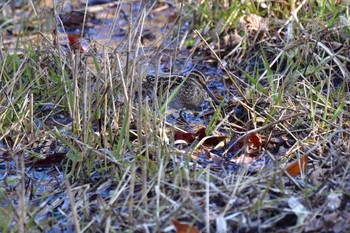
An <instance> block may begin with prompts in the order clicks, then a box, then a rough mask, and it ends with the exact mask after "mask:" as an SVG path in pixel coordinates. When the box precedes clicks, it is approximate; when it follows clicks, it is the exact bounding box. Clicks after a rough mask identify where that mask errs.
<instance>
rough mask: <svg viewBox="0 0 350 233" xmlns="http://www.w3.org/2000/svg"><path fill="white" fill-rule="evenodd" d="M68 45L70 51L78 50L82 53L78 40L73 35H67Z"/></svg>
mask: <svg viewBox="0 0 350 233" xmlns="http://www.w3.org/2000/svg"><path fill="white" fill-rule="evenodd" d="M67 37H68V41H69V45H70V46H71V48H72V49H79V51H80V52H81V53H82V52H84V49H83V47H82V46H81V43H80V39H79V37H78V36H75V35H73V34H67Z"/></svg>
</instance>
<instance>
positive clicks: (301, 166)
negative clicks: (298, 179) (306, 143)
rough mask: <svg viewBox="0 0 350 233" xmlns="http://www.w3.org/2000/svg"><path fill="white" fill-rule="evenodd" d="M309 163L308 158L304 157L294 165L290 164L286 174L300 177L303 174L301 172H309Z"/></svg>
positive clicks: (293, 163) (294, 162)
mask: <svg viewBox="0 0 350 233" xmlns="http://www.w3.org/2000/svg"><path fill="white" fill-rule="evenodd" d="M307 161H308V156H307V155H304V156H303V157H301V158H300V159H296V160H295V161H293V162H292V163H290V164H289V165H288V166H287V168H286V172H288V173H289V175H291V176H293V177H294V176H298V175H300V174H301V172H303V173H305V172H306V170H307Z"/></svg>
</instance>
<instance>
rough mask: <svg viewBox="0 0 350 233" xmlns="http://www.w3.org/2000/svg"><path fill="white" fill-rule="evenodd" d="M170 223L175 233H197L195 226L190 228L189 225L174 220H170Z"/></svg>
mask: <svg viewBox="0 0 350 233" xmlns="http://www.w3.org/2000/svg"><path fill="white" fill-rule="evenodd" d="M171 222H172V223H173V224H174V226H175V228H176V232H177V233H199V230H198V228H197V227H195V226H190V225H189V224H185V223H181V222H180V221H179V220H177V219H176V218H172V219H171Z"/></svg>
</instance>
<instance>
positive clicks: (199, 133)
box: [175, 126, 206, 144]
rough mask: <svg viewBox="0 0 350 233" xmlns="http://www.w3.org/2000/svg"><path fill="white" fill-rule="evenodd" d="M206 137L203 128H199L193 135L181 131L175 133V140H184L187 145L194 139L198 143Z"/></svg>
mask: <svg viewBox="0 0 350 233" xmlns="http://www.w3.org/2000/svg"><path fill="white" fill-rule="evenodd" d="M205 136H206V134H205V126H201V127H200V128H199V129H198V130H197V132H195V133H189V132H182V131H176V132H175V140H184V141H185V142H187V143H188V144H191V143H192V142H193V141H194V140H195V139H196V138H197V139H198V141H200V140H202V139H203V138H204V137H205Z"/></svg>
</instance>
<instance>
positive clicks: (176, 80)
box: [142, 70, 220, 110]
mask: <svg viewBox="0 0 350 233" xmlns="http://www.w3.org/2000/svg"><path fill="white" fill-rule="evenodd" d="M155 90H157V94H156V95H155ZM142 95H143V97H147V96H148V97H149V98H150V99H153V98H154V97H155V96H156V97H157V98H160V99H161V100H162V101H163V103H165V101H166V100H168V99H169V98H171V99H170V100H169V102H168V107H170V108H172V109H179V110H184V109H187V110H195V109H197V108H198V107H199V106H201V104H202V103H203V102H204V101H205V99H207V95H209V96H210V97H211V98H212V99H213V101H214V102H215V104H217V105H219V104H220V102H219V101H218V100H217V98H216V97H215V96H214V95H213V93H211V91H210V90H209V88H208V87H207V85H206V78H205V76H204V74H203V73H202V72H200V71H198V70H193V71H192V72H191V73H189V74H188V75H187V76H183V75H165V76H161V77H158V78H156V77H155V76H153V75H147V76H146V80H145V82H143V84H142ZM172 95H173V96H172Z"/></svg>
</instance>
